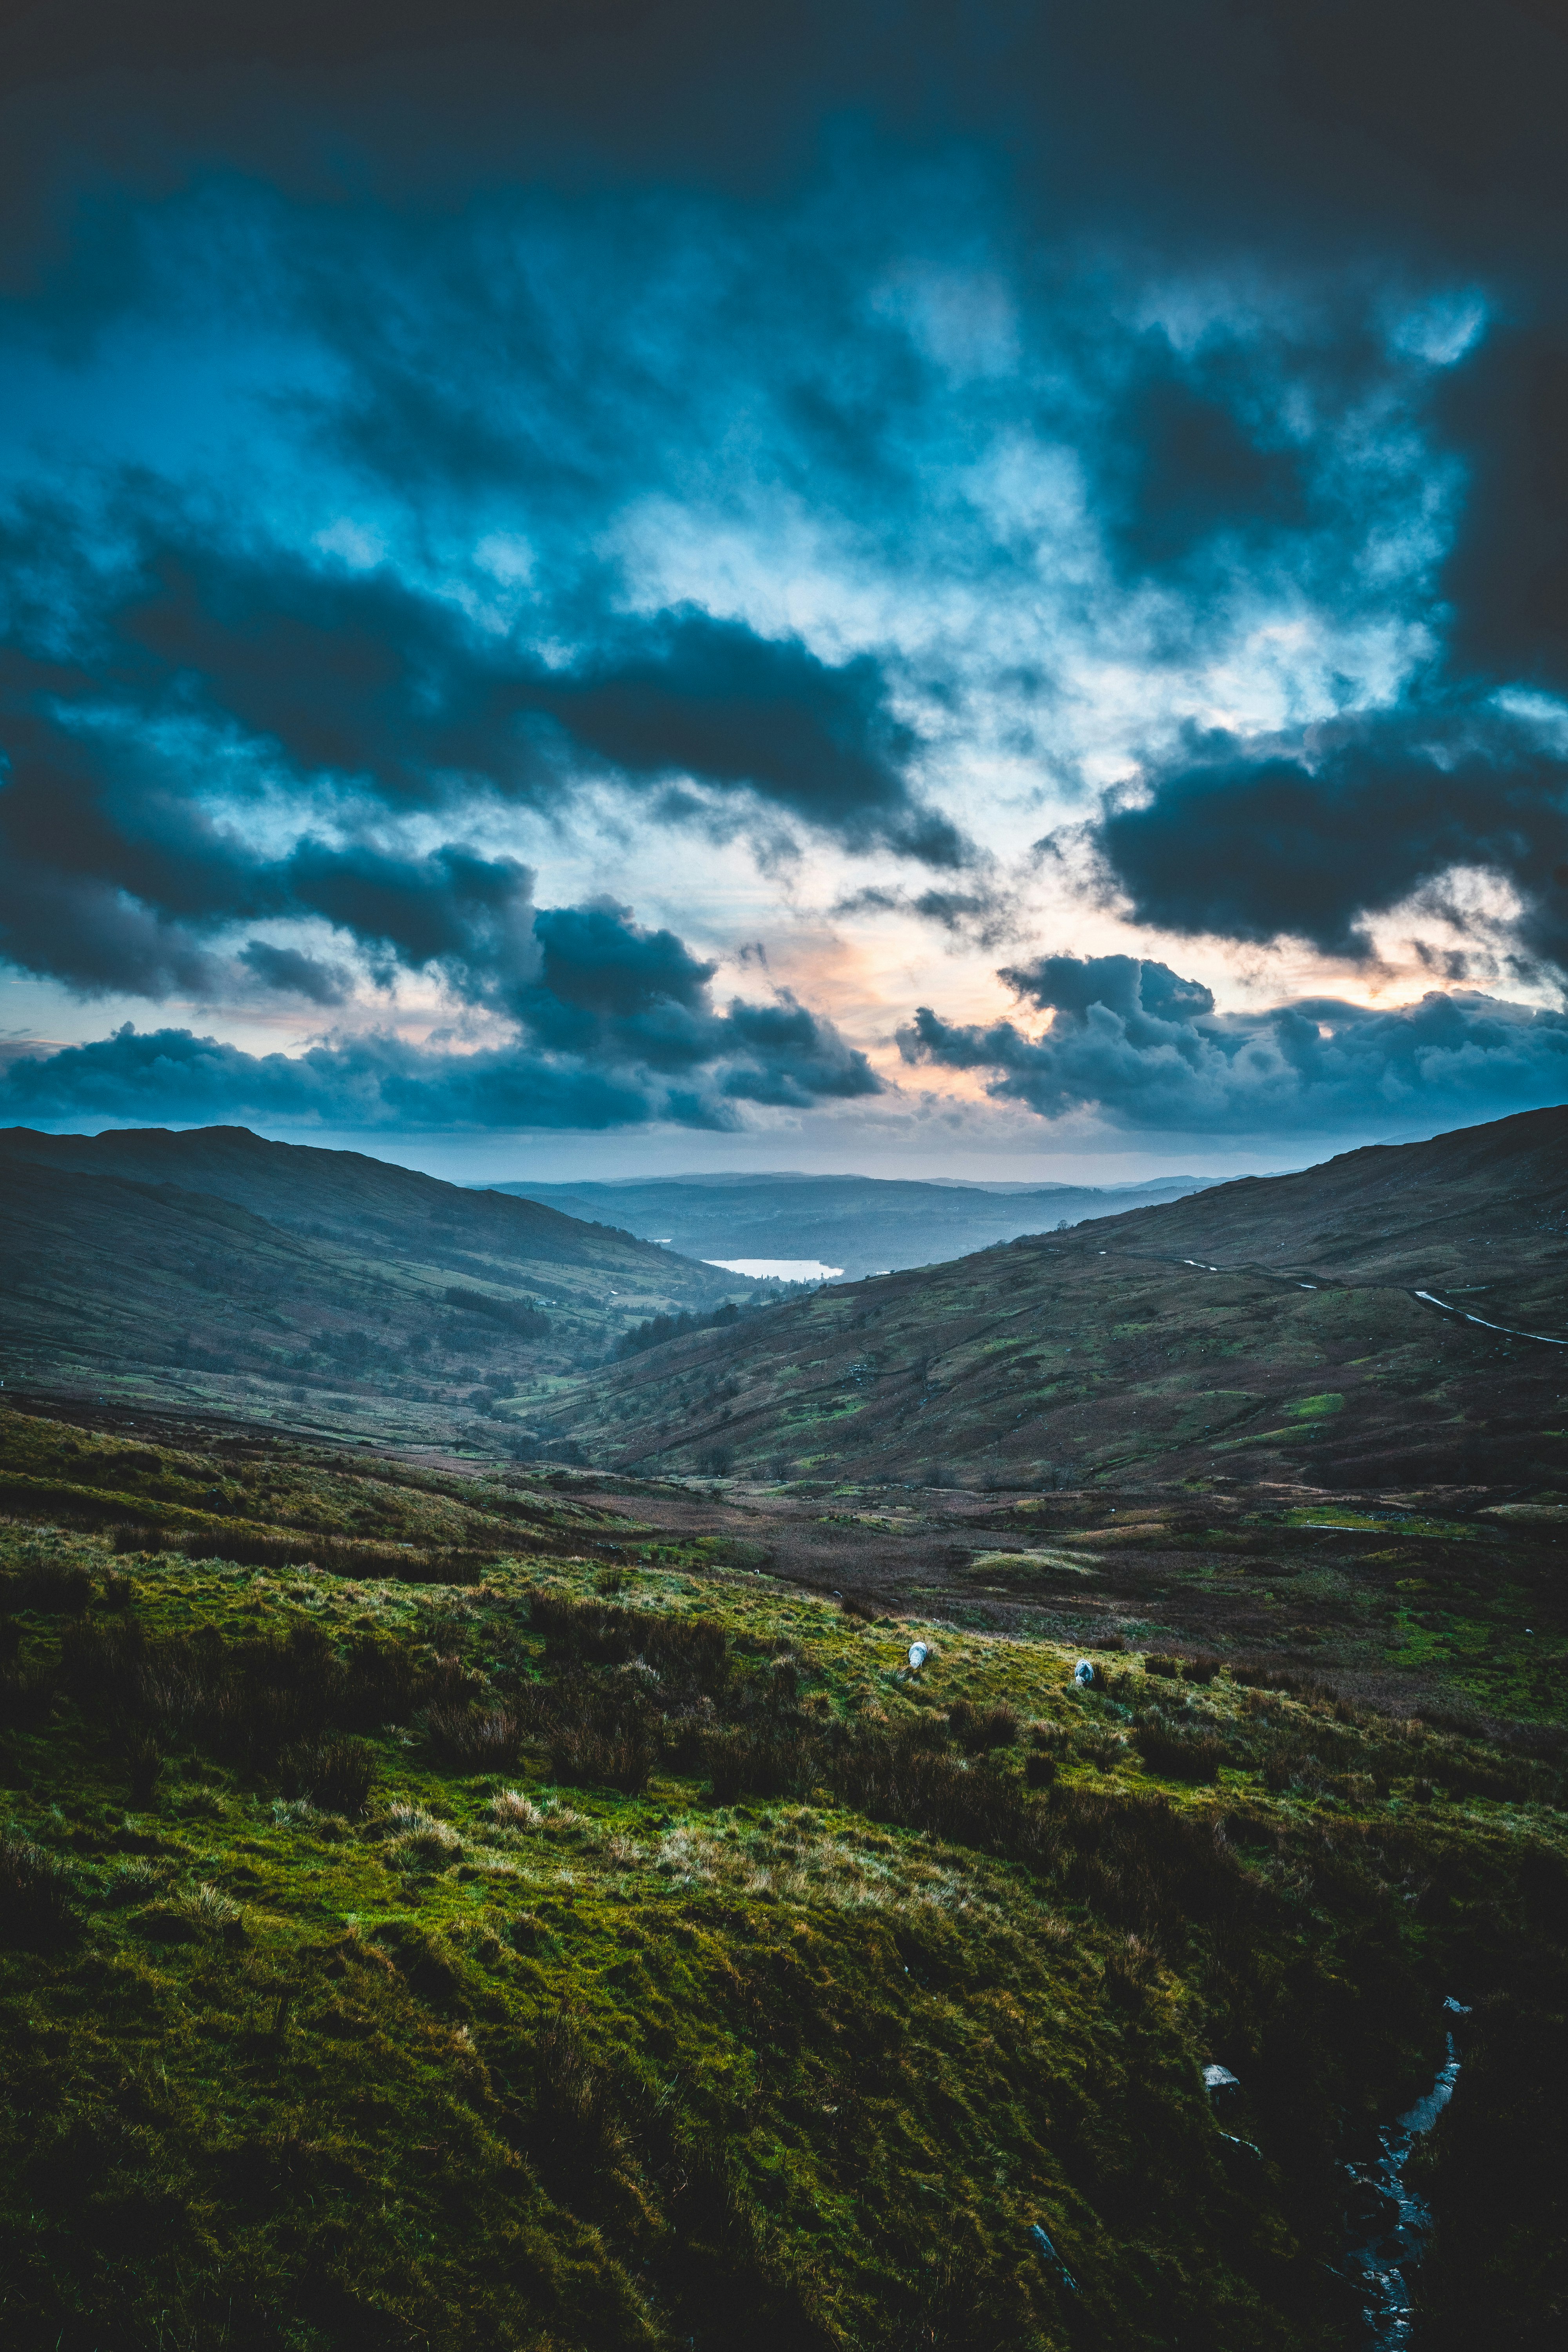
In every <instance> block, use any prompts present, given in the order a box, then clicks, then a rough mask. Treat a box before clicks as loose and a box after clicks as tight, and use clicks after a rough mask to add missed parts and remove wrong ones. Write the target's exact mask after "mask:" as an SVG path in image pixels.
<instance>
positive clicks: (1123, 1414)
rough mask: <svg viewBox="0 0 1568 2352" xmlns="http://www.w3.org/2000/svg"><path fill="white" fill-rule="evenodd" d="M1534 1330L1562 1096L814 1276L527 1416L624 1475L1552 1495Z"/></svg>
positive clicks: (1546, 1383) (1560, 1218)
mask: <svg viewBox="0 0 1568 2352" xmlns="http://www.w3.org/2000/svg"><path fill="white" fill-rule="evenodd" d="M1418 1290H1429V1291H1431V1292H1432V1293H1433V1297H1432V1299H1430V1300H1427V1299H1423V1298H1421V1297H1417V1296H1415V1293H1416V1292H1417V1291H1418ZM1476 1317H1479V1318H1483V1320H1481V1321H1478V1320H1474V1319H1468V1318H1476ZM1492 1323H1500V1324H1503V1325H1513V1324H1520V1325H1522V1326H1523V1327H1524V1328H1527V1329H1528V1330H1529V1331H1531V1332H1535V1333H1542V1334H1544V1335H1546V1337H1545V1338H1544V1339H1521V1338H1515V1337H1511V1336H1510V1335H1509V1334H1508V1332H1507V1331H1502V1330H1497V1329H1493V1328H1486V1326H1487V1325H1488V1324H1492ZM1553 1337H1556V1338H1568V1110H1552V1111H1540V1112H1533V1113H1530V1114H1528V1115H1526V1116H1524V1117H1521V1118H1513V1119H1505V1120H1500V1121H1498V1122H1497V1123H1495V1124H1494V1125H1492V1126H1489V1127H1483V1128H1476V1129H1465V1130H1463V1131H1461V1132H1460V1133H1458V1134H1457V1135H1452V1136H1445V1137H1439V1138H1437V1139H1436V1140H1435V1141H1433V1142H1431V1143H1425V1144H1409V1145H1404V1146H1399V1147H1394V1148H1387V1149H1379V1150H1369V1151H1362V1152H1355V1153H1350V1154H1347V1155H1345V1156H1344V1157H1343V1158H1342V1159H1339V1160H1331V1161H1330V1162H1329V1163H1327V1165H1326V1166H1324V1167H1321V1168H1317V1169H1312V1170H1310V1171H1306V1172H1305V1173H1304V1174H1301V1175H1297V1176H1287V1177H1270V1178H1262V1179H1258V1178H1253V1179H1247V1180H1246V1181H1242V1182H1240V1183H1236V1184H1229V1185H1224V1186H1220V1187H1216V1188H1215V1189H1214V1190H1212V1191H1209V1192H1204V1193H1201V1194H1198V1195H1196V1196H1195V1197H1194V1198H1191V1199H1188V1200H1184V1201H1180V1202H1173V1203H1172V1204H1170V1205H1169V1206H1167V1207H1163V1208H1154V1209H1144V1210H1141V1211H1135V1212H1133V1213H1131V1214H1129V1215H1127V1216H1124V1217H1116V1218H1110V1219H1100V1220H1098V1221H1096V1222H1095V1223H1090V1224H1087V1225H1082V1226H1079V1227H1078V1228H1077V1229H1076V1230H1075V1231H1073V1232H1072V1233H1070V1234H1054V1235H1039V1236H1035V1237H1033V1238H1028V1239H1025V1240H1020V1241H1016V1242H1014V1243H1012V1244H1008V1245H1006V1246H1005V1247H1002V1248H998V1249H993V1250H988V1251H986V1252H984V1253H983V1254H982V1255H977V1256H973V1257H969V1258H964V1259H961V1260H959V1261H957V1262H956V1263H954V1264H952V1265H940V1266H934V1267H930V1268H927V1269H924V1270H921V1271H919V1272H910V1273H904V1274H895V1275H892V1276H887V1277H885V1278H882V1279H879V1280H868V1281H865V1282H861V1283H857V1284H853V1285H849V1284H846V1285H839V1286H835V1287H834V1288H832V1289H831V1290H826V1291H823V1292H819V1293H817V1294H816V1295H814V1296H813V1297H809V1298H807V1299H804V1300H800V1301H797V1302H795V1303H792V1304H789V1305H786V1306H784V1307H780V1308H779V1309H778V1310H777V1311H776V1312H775V1313H773V1314H770V1316H769V1317H768V1318H766V1322H765V1326H764V1325H758V1324H742V1325H739V1326H737V1327H736V1328H733V1329H730V1330H726V1331H721V1332H716V1333H714V1332H710V1333H702V1334H698V1335H693V1336H689V1337H687V1338H685V1339H676V1340H673V1341H670V1342H668V1343H667V1344H665V1345H664V1346H662V1347H659V1348H657V1349H651V1350H650V1351H648V1352H647V1353H646V1354H643V1355H640V1356H638V1357H637V1359H636V1360H634V1362H632V1363H631V1364H629V1365H627V1366H626V1368H625V1369H623V1370H612V1371H606V1372H604V1373H601V1374H599V1375H597V1376H595V1380H594V1381H593V1382H592V1383H588V1382H583V1383H580V1384H578V1385H577V1386H576V1387H574V1389H572V1390H571V1391H568V1392H566V1393H565V1394H564V1395H563V1397H562V1399H561V1400H560V1402H559V1405H558V1406H557V1408H556V1412H555V1415H554V1416H553V1417H552V1416H546V1417H545V1419H544V1421H543V1423H542V1425H543V1426H544V1427H546V1428H555V1429H564V1428H566V1427H567V1426H570V1428H571V1431H572V1433H573V1434H574V1437H575V1438H576V1439H577V1440H578V1441H579V1442H580V1443H582V1444H584V1446H585V1447H586V1448H587V1449H588V1451H589V1453H590V1454H591V1456H592V1458H594V1459H595V1460H598V1461H602V1462H604V1463H605V1464H607V1465H615V1466H616V1467H617V1468H620V1469H623V1470H634V1469H635V1470H638V1471H642V1472H652V1471H656V1470H657V1471H658V1472H660V1473H668V1472H670V1471H684V1472H690V1471H709V1472H716V1473H718V1474H720V1475H727V1474H730V1473H733V1474H734V1475H738V1476H744V1477H748V1478H750V1479H752V1480H759V1479H763V1480H772V1481H774V1482H777V1481H791V1480H800V1479H802V1478H805V1479H810V1480H816V1481H823V1480H826V1481H829V1482H831V1481H834V1480H844V1479H847V1480H850V1481H853V1482H856V1483H858V1484H861V1485H871V1486H875V1485H878V1484H889V1485H891V1484H903V1483H906V1482H914V1483H917V1484H921V1483H931V1482H932V1481H933V1480H937V1481H940V1480H942V1479H946V1480H949V1481H952V1482H955V1483H956V1484H958V1485H960V1486H1000V1487H1019V1488H1035V1489H1038V1488H1041V1487H1044V1488H1047V1489H1051V1488H1055V1487H1059V1486H1081V1485H1083V1484H1085V1483H1086V1482H1087V1483H1089V1484H1094V1483H1098V1482H1103V1481H1106V1480H1110V1479H1117V1480H1122V1481H1129V1480H1130V1481H1131V1482H1133V1483H1134V1484H1136V1483H1137V1482H1138V1481H1140V1480H1148V1479H1157V1480H1164V1481H1169V1480H1184V1481H1193V1480H1196V1481H1200V1482H1212V1481H1215V1480H1220V1479H1224V1480H1227V1481H1241V1482H1244V1483H1247V1484H1256V1483H1258V1482H1260V1481H1267V1480H1270V1479H1283V1480H1286V1481H1293V1480H1300V1479H1305V1480H1307V1481H1309V1482H1310V1483H1311V1484H1313V1485H1315V1486H1345V1487H1350V1486H1354V1487H1357V1488H1362V1489H1373V1488H1380V1487H1388V1486H1437V1485H1449V1486H1452V1485H1459V1486H1465V1485H1469V1486H1484V1487H1487V1488H1496V1489H1499V1490H1503V1489H1507V1490H1509V1491H1510V1492H1513V1493H1514V1494H1516V1495H1519V1496H1528V1495H1530V1494H1532V1493H1535V1492H1537V1491H1540V1492H1542V1493H1546V1494H1554V1493H1558V1492H1561V1490H1562V1489H1563V1486H1568V1408H1565V1406H1564V1402H1563V1399H1564V1394H1565V1392H1568V1348H1563V1347H1561V1346H1556V1345H1552V1344H1551V1340H1552V1338H1553Z"/></svg>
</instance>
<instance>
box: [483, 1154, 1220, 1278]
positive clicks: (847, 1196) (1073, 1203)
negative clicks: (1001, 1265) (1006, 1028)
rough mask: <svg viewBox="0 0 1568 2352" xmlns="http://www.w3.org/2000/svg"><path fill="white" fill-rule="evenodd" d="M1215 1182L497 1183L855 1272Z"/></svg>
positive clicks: (710, 1251)
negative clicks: (998, 1187) (1001, 1186)
mask: <svg viewBox="0 0 1568 2352" xmlns="http://www.w3.org/2000/svg"><path fill="white" fill-rule="evenodd" d="M1205 1181H1208V1180H1206V1179H1205V1178H1202V1177H1197V1176H1173V1177H1169V1178H1166V1179H1164V1180H1163V1181H1159V1182H1156V1183H1151V1184H1138V1185H1131V1184H1128V1185H1119V1186H1116V1187H1113V1188H1111V1189H1110V1190H1106V1189H1104V1188H1098V1187H1095V1186H1092V1185H1087V1184H1041V1185H1032V1186H1029V1187H1025V1186H1023V1185H1016V1186H1013V1187H1010V1188H1008V1189H1005V1190H1003V1191H997V1192H991V1191H989V1190H987V1189H986V1188H985V1187H984V1186H983V1185H978V1184H922V1183H916V1182H905V1181H894V1180H890V1179H888V1178H885V1177H877V1176H802V1175H795V1174H789V1173H784V1174H780V1175H755V1176H752V1175H743V1176H742V1175H737V1176H706V1177H703V1176H662V1177H652V1178H647V1179H637V1180H623V1181H617V1182H615V1183H609V1184H527V1183H515V1184H500V1185H498V1186H497V1187H496V1188H495V1189H496V1190H497V1191H498V1192H511V1193H515V1194H517V1195H518V1196H519V1197H520V1198H523V1199H527V1200H531V1201H542V1202H548V1204H549V1205H550V1206H551V1207H552V1208H554V1209H561V1210H563V1211H564V1212H565V1213H566V1215H567V1216H569V1217H589V1218H594V1217H606V1218H609V1219H611V1220H613V1222H614V1223H616V1224H618V1225H630V1226H631V1227H632V1229H633V1230H634V1232H637V1233H639V1234H646V1235H647V1236H648V1238H649V1239H652V1240H660V1241H666V1242H668V1244H669V1246H670V1247H671V1248H673V1249H678V1250H680V1251H682V1252H684V1254H685V1255H686V1256H688V1257H694V1258H704V1259H719V1258H722V1259H726V1260H728V1259H734V1258H742V1259H745V1258H782V1259H785V1260H789V1259H793V1260H795V1261H796V1262H797V1263H798V1262H801V1261H810V1260H815V1261H816V1263H817V1264H819V1265H833V1266H840V1267H842V1269H843V1270H844V1272H845V1273H846V1274H847V1275H848V1276H849V1277H850V1278H851V1280H854V1279H857V1278H858V1276H861V1275H864V1274H882V1273H886V1272H887V1271H888V1270H889V1268H897V1267H899V1266H908V1265H937V1264H939V1263H940V1262H941V1261H942V1260H943V1259H946V1258H953V1257H963V1256H966V1255H968V1254H969V1253H970V1252H971V1251H973V1250H982V1249H989V1248H990V1247H991V1246H992V1244H994V1243H995V1242H1005V1241H1012V1240H1013V1239H1014V1238H1015V1236H1016V1234H1038V1233H1048V1232H1051V1231H1053V1230H1054V1229H1055V1227H1057V1226H1058V1225H1059V1224H1064V1223H1065V1224H1068V1225H1077V1224H1081V1223H1083V1221H1084V1220H1085V1219H1086V1218H1088V1217H1104V1216H1114V1215H1116V1214H1117V1213H1119V1212H1121V1210H1123V1209H1131V1208H1144V1207H1147V1206H1148V1205H1149V1204H1150V1203H1151V1202H1160V1201H1174V1200H1179V1199H1181V1198H1182V1197H1183V1196H1184V1194H1186V1193H1188V1192H1198V1191H1201V1190H1202V1189H1203V1186H1204V1184H1205Z"/></svg>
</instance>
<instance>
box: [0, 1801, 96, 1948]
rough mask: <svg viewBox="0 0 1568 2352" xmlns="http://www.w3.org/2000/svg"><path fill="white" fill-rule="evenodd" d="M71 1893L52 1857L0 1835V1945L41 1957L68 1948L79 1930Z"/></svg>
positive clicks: (67, 1878)
mask: <svg viewBox="0 0 1568 2352" xmlns="http://www.w3.org/2000/svg"><path fill="white" fill-rule="evenodd" d="M74 1892H75V1890H74V1888H73V1886H72V1884H71V1879H70V1874H69V1873H68V1871H67V1870H66V1868H65V1866H64V1864H61V1863H59V1862H58V1861H57V1860H56V1858H55V1856H54V1855H53V1854H51V1853H44V1852H43V1851H42V1850H41V1849H40V1848H39V1847H38V1846H36V1845H34V1844H33V1843H32V1842H31V1841H30V1840H29V1839H27V1838H25V1837H20V1836H18V1835H17V1834H16V1832H15V1831H14V1830H9V1829H7V1830H0V1943H5V1944H7V1945H10V1946H11V1947H13V1948H19V1949H21V1950H23V1951H43V1952H47V1951H52V1950H54V1949H56V1948H58V1946H60V1945H62V1944H68V1943H69V1942H70V1941H71V1939H72V1937H74V1936H75V1935H76V1934H77V1932H78V1930H79V1927H80V1925H81V1922H80V1918H79V1914H78V1911H77V1908H76V1905H75V1902H74V1900H73V1899H72V1898H73V1895H74Z"/></svg>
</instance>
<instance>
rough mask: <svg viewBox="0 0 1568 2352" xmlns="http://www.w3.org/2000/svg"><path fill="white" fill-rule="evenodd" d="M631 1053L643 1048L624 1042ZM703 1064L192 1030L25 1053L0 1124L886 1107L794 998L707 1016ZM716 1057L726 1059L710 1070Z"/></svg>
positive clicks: (121, 1033)
mask: <svg viewBox="0 0 1568 2352" xmlns="http://www.w3.org/2000/svg"><path fill="white" fill-rule="evenodd" d="M617 1042H618V1043H620V1044H621V1045H631V1046H635V1045H636V1043H637V1039H636V1037H635V1035H634V1036H632V1037H629V1038H627V1037H622V1038H621V1039H620V1040H618V1041H617ZM705 1043H706V1045H707V1046H708V1049H709V1056H710V1059H709V1060H708V1061H707V1062H703V1061H701V1060H700V1057H699V1056H697V1055H689V1056H688V1057H686V1063H685V1066H684V1070H683V1080H684V1082H681V1083H671V1082H670V1080H669V1074H668V1071H666V1070H659V1069H654V1068H649V1067H647V1066H637V1064H636V1063H635V1061H633V1060H632V1059H631V1058H630V1057H629V1055H622V1057H621V1058H620V1059H619V1060H618V1061H617V1062H616V1066H613V1067H608V1068H606V1067H602V1066H597V1065H596V1064H595V1062H594V1061H593V1060H592V1059H591V1058H589V1057H586V1056H584V1055H583V1054H581V1053H575V1054H574V1053H569V1052H562V1051H551V1050H543V1049H542V1046H541V1045H535V1044H533V1043H531V1042H528V1041H526V1040H524V1041H520V1042H518V1043H516V1044H511V1045H502V1046H498V1047H493V1048H489V1049H486V1050H483V1051H479V1052H474V1053H458V1052H454V1051H451V1050H448V1049H446V1048H443V1047H440V1046H436V1045H425V1046H418V1045H409V1044H407V1043H405V1041H404V1040H403V1039H401V1038H398V1037H395V1036H389V1035H384V1034H381V1035H372V1036H368V1037H365V1036H360V1037H344V1038H335V1039H331V1040H329V1041H327V1042H326V1043H324V1044H321V1045H312V1046H310V1048H309V1049H308V1050H307V1051H306V1052H304V1053H302V1054H299V1055H284V1054H260V1055H258V1054H247V1053H245V1052H243V1051H242V1050H241V1049H240V1048H239V1047H237V1046H236V1045H227V1044H225V1043H222V1042H221V1041H219V1040H218V1039H216V1038H214V1037H199V1036H196V1035H195V1034H193V1033H192V1032H191V1031H190V1030H188V1029H162V1030H156V1031H153V1032H151V1033H147V1032H138V1031H136V1030H134V1029H132V1027H131V1026H130V1025H129V1024H127V1025H126V1026H124V1027H123V1028H121V1029H119V1030H116V1031H115V1032H114V1033H113V1034H112V1035H110V1036H109V1037H104V1038H100V1039H98V1040H97V1041H95V1042H94V1043H93V1044H91V1045H71V1046H67V1047H64V1048H62V1049H61V1050H60V1051H58V1052H55V1053H38V1054H34V1053H24V1054H22V1055H17V1056H16V1057H15V1058H12V1059H11V1060H10V1061H9V1063H8V1066H6V1067H5V1071H4V1074H3V1075H0V1118H10V1119H14V1120H17V1121H23V1122H26V1121H27V1120H38V1119H43V1120H48V1121H58V1120H73V1119H80V1118H131V1119H156V1120H159V1121H163V1120H168V1119H174V1120H175V1121H178V1122H182V1123H185V1122H203V1121H207V1120H214V1119H216V1120H236V1119H237V1120H242V1121H243V1120H251V1119H254V1120H258V1121H262V1122H266V1123H270V1124H274V1125H281V1126H286V1127H296V1128H300V1127H303V1128H310V1127H320V1128H325V1129H354V1128H366V1129H380V1128H395V1129H405V1130H416V1131H437V1130H446V1129H527V1128H579V1129H606V1128H625V1127H637V1126H643V1125H646V1124H647V1122H649V1121H650V1120H656V1119H657V1120H663V1121H671V1122H674V1123H676V1124H678V1125H680V1126H685V1127H692V1128H710V1129H724V1128H730V1127H733V1126H735V1125H736V1124H737V1123H738V1122H737V1118H736V1114H735V1111H734V1108H733V1106H734V1105H735V1104H736V1103H737V1102H755V1103H765V1104H773V1105H776V1106H785V1107H791V1108H805V1107H807V1106H809V1105H810V1104H812V1103H815V1102H819V1101H823V1100H844V1099H847V1098H853V1097H858V1096H863V1095H868V1094H878V1093H880V1092H881V1091H882V1082H881V1080H880V1079H879V1078H878V1077H877V1076H876V1074H875V1073H874V1072H873V1071H872V1070H871V1069H870V1068H869V1067H868V1065H867V1063H866V1060H865V1058H864V1056H863V1055H860V1054H858V1053H856V1052H855V1051H854V1050H853V1049H852V1048H850V1047H848V1046H847V1045H845V1044H844V1042H843V1040H842V1039H841V1038H840V1037H839V1036H838V1035H837V1032H836V1031H835V1030H834V1029H833V1028H832V1026H831V1024H828V1023H826V1022H824V1021H821V1020H819V1019H817V1018H816V1016H815V1015H814V1014H813V1013H810V1012H808V1011H807V1010H806V1008H805V1006H804V1005H800V1004H797V1003H795V1002H794V1000H793V999H791V998H789V997H787V996H786V997H784V998H782V999H781V1000H780V1002H778V1003H775V1004H771V1005H757V1004H745V1003H741V1002H739V1001H738V1000H737V1001H735V1002H734V1003H731V1005H730V1007H729V1009H728V1011H727V1012H725V1013H712V1014H710V1015H708V1016H707V1020H706V1036H705ZM713 1056H720V1057H723V1058H721V1059H719V1060H718V1062H717V1066H713V1063H712V1058H711V1057H713Z"/></svg>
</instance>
